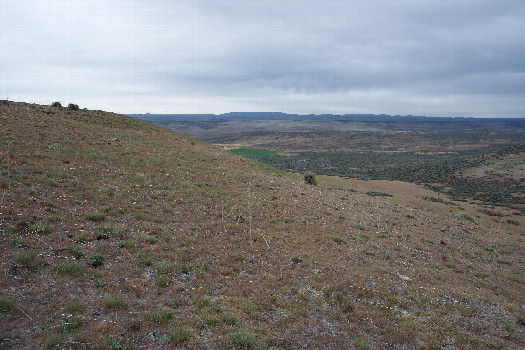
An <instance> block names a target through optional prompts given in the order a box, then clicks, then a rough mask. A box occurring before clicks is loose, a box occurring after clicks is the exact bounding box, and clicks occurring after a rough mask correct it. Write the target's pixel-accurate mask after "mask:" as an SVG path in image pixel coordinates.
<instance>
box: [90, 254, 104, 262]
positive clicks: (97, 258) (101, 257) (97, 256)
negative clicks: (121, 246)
mask: <svg viewBox="0 0 525 350" xmlns="http://www.w3.org/2000/svg"><path fill="white" fill-rule="evenodd" d="M91 259H92V260H95V261H104V255H102V254H100V253H95V254H94V255H93V256H92V257H91Z"/></svg>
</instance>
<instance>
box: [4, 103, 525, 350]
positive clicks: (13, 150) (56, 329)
mask: <svg viewBox="0 0 525 350" xmlns="http://www.w3.org/2000/svg"><path fill="white" fill-rule="evenodd" d="M0 119H1V122H0V124H2V127H1V128H0V136H1V137H0V145H1V146H6V145H7V146H8V147H4V148H5V149H8V150H9V154H7V153H1V152H0V173H1V174H2V175H1V176H0V177H1V179H0V187H3V188H2V189H1V190H2V191H4V192H5V194H4V195H3V197H2V198H3V202H2V205H1V207H2V208H3V209H2V210H0V212H1V213H0V231H1V232H2V236H1V237H0V249H1V251H2V258H3V259H2V262H0V263H1V264H2V269H1V270H2V273H1V274H0V291H2V293H3V294H2V295H1V297H0V312H1V315H2V316H1V317H2V318H4V319H5V322H0V334H4V335H7V336H3V337H2V340H1V342H0V343H2V346H4V347H7V348H28V349H39V348H55V349H56V348H90V349H91V348H93V349H103V348H114V349H125V348H127V349H133V348H135V349H138V348H150V349H156V348H188V349H198V348H210V349H215V348H228V349H262V348H279V349H283V350H285V349H290V348H301V347H304V348H334V349H338V348H345V347H349V348H357V349H359V348H363V349H373V348H377V349H383V348H414V349H416V348H421V347H423V348H436V349H439V348H442V347H450V348H468V347H472V348H480V349H485V348H487V349H490V348H509V349H514V348H520V346H521V344H522V343H523V342H524V336H523V332H522V328H521V327H522V324H523V321H522V319H523V317H522V316H523V315H522V314H521V311H522V305H524V304H525V296H524V295H523V293H522V287H523V286H524V283H525V282H524V281H523V278H522V272H523V271H522V268H521V267H522V265H523V257H524V256H525V245H524V242H525V239H524V236H523V232H522V231H523V225H524V224H523V220H522V217H523V213H524V212H525V211H523V210H522V206H520V204H519V203H515V206H516V207H515V208H508V207H507V208H505V207H501V206H498V205H489V204H486V203H481V202H480V201H479V200H477V201H470V200H469V201H458V200H456V199H453V198H451V197H449V196H446V195H445V194H443V193H436V192H435V191H434V190H432V189H431V188H429V187H426V188H425V187H423V186H420V185H415V184H411V183H406V182H395V183H392V182H389V181H360V180H357V179H354V178H350V179H349V178H338V177H328V176H323V175H320V174H322V171H323V170H322V169H321V165H320V163H311V164H305V163H303V164H302V166H303V168H301V169H299V170H297V173H296V174H292V173H285V172H283V171H277V170H275V169H272V168H270V167H269V166H262V165H261V164H259V163H257V162H254V161H252V160H249V159H246V158H243V157H238V156H236V155H232V154H231V153H230V152H224V151H222V150H221V149H220V148H218V147H209V146H208V145H206V144H204V143H203V142H198V141H195V140H193V139H190V138H187V137H184V136H182V135H180V134H176V133H172V132H169V131H167V130H164V129H161V128H157V127H155V126H152V125H149V124H146V123H144V122H142V121H138V120H135V119H132V118H128V117H125V116H120V115H115V114H111V113H104V112H100V111H88V110H86V109H83V110H78V111H74V112H73V111H70V110H68V109H66V108H53V107H51V106H38V105H29V104H17V103H11V102H8V103H6V104H4V103H0ZM495 133H496V134H497V133H499V132H498V131H495ZM292 134H293V135H292ZM343 134H344V137H343ZM401 134H402V135H401ZM416 134H417V135H416ZM416 134H411V133H395V132H393V133H384V134H383V135H382V136H381V135H379V134H377V133H376V132H369V133H367V134H366V135H364V134H362V133H354V132H349V133H341V135H334V134H332V135H331V137H334V138H336V139H338V143H339V142H341V144H344V142H351V143H352V145H357V146H356V147H355V148H352V147H348V148H346V149H351V150H353V154H355V158H354V157H353V156H352V157H348V153H345V154H346V160H345V161H347V162H350V161H352V162H353V161H361V160H362V161H365V158H366V157H365V156H370V154H366V152H362V151H363V148H364V147H369V146H368V145H369V144H370V143H375V142H379V143H381V146H382V147H383V149H384V153H388V155H389V157H391V158H392V159H393V160H392V162H394V163H395V162H399V160H400V159H401V155H400V156H399V157H398V156H397V153H396V152H397V151H396V150H395V149H393V148H394V147H395V146H396V145H395V144H392V145H391V146H389V144H390V143H391V142H393V141H396V142H405V144H403V146H404V147H406V148H407V149H410V147H411V146H410V144H406V142H407V141H406V140H412V141H414V140H415V141H418V145H419V146H420V147H421V150H420V152H422V153H424V152H426V150H425V149H423V148H425V147H428V144H425V143H424V142H423V143H419V140H421V138H424V137H425V136H424V132H419V133H416ZM378 135H379V136H381V137H383V138H384V140H383V141H381V139H380V137H379V136H378ZM501 135H502V134H501V133H499V137H501ZM280 136H281V137H282V140H286V142H289V141H290V140H291V138H290V137H292V136H293V138H296V140H302V141H304V140H307V139H308V138H307V137H304V136H305V135H302V134H301V133H300V132H294V133H291V134H290V135H288V134H287V133H282V134H281V135H280ZM401 136H402V137H401ZM259 137H260V139H259V144H261V145H262V144H264V146H256V147H261V148H266V147H267V145H266V143H268V144H271V143H272V140H269V139H268V135H259ZM435 137H437V136H435ZM490 137H492V136H490ZM490 137H488V138H489V139H490ZM318 138H319V139H321V140H323V141H329V139H327V138H326V137H324V136H322V135H320V134H316V135H315V137H312V138H311V139H310V141H308V142H305V143H304V144H303V145H302V146H301V147H304V148H305V149H306V148H308V147H310V146H311V145H312V144H314V146H315V144H316V143H318V142H319V141H318ZM345 138H347V139H348V140H349V141H345ZM447 140H448V141H447ZM447 140H445V141H446V142H452V141H451V139H447ZM521 140H523V136H522V135H521ZM277 141H278V142H281V141H279V140H277ZM412 141H411V142H412ZM463 141H464V140H463ZM463 141H461V142H460V143H459V144H458V147H470V146H471V145H473V143H470V144H469V143H465V142H463ZM330 142H331V141H330ZM446 142H445V143H446ZM458 142H459V141H458ZM498 142H503V141H498ZM359 145H361V146H359ZM438 146H439V147H441V144H438ZM438 146H435V147H438ZM389 147H390V148H389ZM0 148H1V149H4V148H2V147H0ZM268 148H269V149H276V150H277V149H279V148H278V147H275V148H274V147H273V146H268ZM434 151H436V149H434ZM453 152H455V151H454V148H451V149H450V152H449V153H447V154H438V153H439V152H437V151H436V154H435V155H433V157H442V158H443V159H449V158H447V157H456V156H457V154H454V155H453V154H452V153H453ZM377 153H378V154H374V155H373V157H376V158H371V160H369V164H370V162H372V163H373V161H376V160H377V159H378V158H377V157H381V154H379V153H381V152H377ZM281 154H283V155H279V156H277V157H280V158H282V161H283V162H285V161H286V162H288V161H290V162H294V161H295V160H296V159H298V158H294V157H295V154H300V152H298V153H294V152H291V153H287V152H281ZM514 155H515V156H516V158H515V159H511V160H512V161H513V162H516V164H523V162H521V163H520V160H521V159H522V158H521V157H522V155H521V153H516V154H514ZM266 156H267V157H272V156H274V155H264V157H266ZM508 156H509V155H508V154H502V155H501V157H503V158H502V159H507V158H505V157H508ZM261 157H262V156H261ZM371 157H372V156H371ZM411 157H412V156H410V155H409V156H408V161H414V160H415V161H417V159H423V158H425V159H426V155H424V154H417V155H416V154H414V155H413V157H412V158H411ZM418 157H419V158H418ZM487 157H489V156H487ZM490 157H491V158H490V161H491V162H494V163H493V164H494V166H495V165H496V164H501V163H498V162H501V161H502V160H498V159H495V158H492V157H493V156H492V155H490ZM349 158H352V159H349ZM328 160H329V159H328ZM408 161H407V162H408ZM425 164H429V163H425ZM483 164H485V165H484V166H487V162H484V163H483ZM506 164H507V163H506ZM325 165H326V167H325V169H324V170H326V171H327V170H330V171H331V169H329V168H328V166H331V165H330V164H328V163H326V162H325ZM393 165H395V164H393ZM508 165H511V164H510V163H508ZM294 166H295V165H294V164H290V166H289V167H286V168H285V169H293V168H294ZM305 166H308V168H309V169H311V170H312V171H315V172H316V181H317V182H318V183H317V186H316V187H313V186H311V185H307V184H305V183H304V177H303V175H304V172H305V171H306V170H307V169H305ZM310 166H311V168H310ZM424 166H425V167H426V165H424ZM494 166H491V167H492V168H490V167H489V168H487V170H489V171H492V170H495V169H494ZM425 169H426V168H425ZM438 169H439V168H438ZM502 169H503V170H502V171H504V172H506V171H507V170H506V169H510V168H509V167H506V168H502ZM513 169H515V168H513ZM398 170H399V169H397V170H396V171H398ZM482 170H483V171H478V172H476V173H471V174H470V175H469V176H472V177H473V178H474V177H475V176H480V174H481V175H483V172H484V171H485V168H483V169H482ZM370 171H377V173H378V174H379V173H380V172H379V170H374V169H372V168H370ZM425 171H427V170H422V172H421V174H422V173H424V172H425ZM428 171H430V170H428ZM432 171H436V172H437V170H435V169H434V170H432ZM460 171H461V169H459V168H458V174H459V172H460ZM387 173H388V174H387V175H391V174H393V173H394V170H392V171H390V170H387ZM403 174H405V175H407V176H408V175H409V173H408V172H404V173H403ZM414 174H416V175H417V176H419V174H420V173H414ZM414 176H415V175H414ZM447 176H448V175H447ZM483 176H484V175H483ZM498 176H501V177H502V178H504V177H505V176H508V175H506V173H505V174H500V175H498ZM512 176H517V175H516V173H514V174H512ZM516 179H517V180H516V181H517V182H516V183H517V184H519V181H520V180H519V179H520V178H519V177H516ZM447 181H448V180H447ZM450 188H452V187H450ZM445 190H446V189H445ZM370 191H372V192H377V193H389V194H391V195H393V197H386V196H372V197H371V196H369V195H367V193H368V192H370ZM502 193H507V192H502ZM429 198H434V199H431V200H429ZM440 199H441V200H440ZM429 209H432V210H429ZM462 214H465V215H469V216H470V217H471V218H472V219H473V220H474V222H473V221H471V220H469V219H468V218H466V217H461V215H462ZM493 214H497V215H493ZM500 214H501V215H503V216H500ZM137 219H140V220H137ZM507 220H514V221H516V222H517V224H514V223H510V222H508V221H507ZM46 225H47V226H46ZM487 320H490V321H491V322H487ZM266 342H267V343H268V346H267V345H265V343H266ZM0 347H1V346H0Z"/></svg>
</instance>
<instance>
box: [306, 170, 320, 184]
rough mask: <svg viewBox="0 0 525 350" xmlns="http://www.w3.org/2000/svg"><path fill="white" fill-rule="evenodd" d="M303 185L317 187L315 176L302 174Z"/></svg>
mask: <svg viewBox="0 0 525 350" xmlns="http://www.w3.org/2000/svg"><path fill="white" fill-rule="evenodd" d="M304 183H305V184H307V185H312V186H317V180H316V179H315V174H314V173H312V172H309V171H307V172H306V173H304Z"/></svg>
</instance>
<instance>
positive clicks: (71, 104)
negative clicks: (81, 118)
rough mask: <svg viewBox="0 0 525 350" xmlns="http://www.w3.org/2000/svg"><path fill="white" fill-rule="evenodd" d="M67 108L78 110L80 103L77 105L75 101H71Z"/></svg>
mask: <svg viewBox="0 0 525 350" xmlns="http://www.w3.org/2000/svg"><path fill="white" fill-rule="evenodd" d="M67 109H69V110H70V111H78V109H79V108H78V105H75V104H73V103H70V104H69V105H68V106H67Z"/></svg>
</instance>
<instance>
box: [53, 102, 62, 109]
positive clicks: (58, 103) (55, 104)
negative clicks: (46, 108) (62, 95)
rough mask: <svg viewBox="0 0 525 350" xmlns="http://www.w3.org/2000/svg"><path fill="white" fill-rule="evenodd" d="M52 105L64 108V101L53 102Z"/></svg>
mask: <svg viewBox="0 0 525 350" xmlns="http://www.w3.org/2000/svg"><path fill="white" fill-rule="evenodd" d="M51 107H58V108H62V103H60V102H53V103H51Z"/></svg>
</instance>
